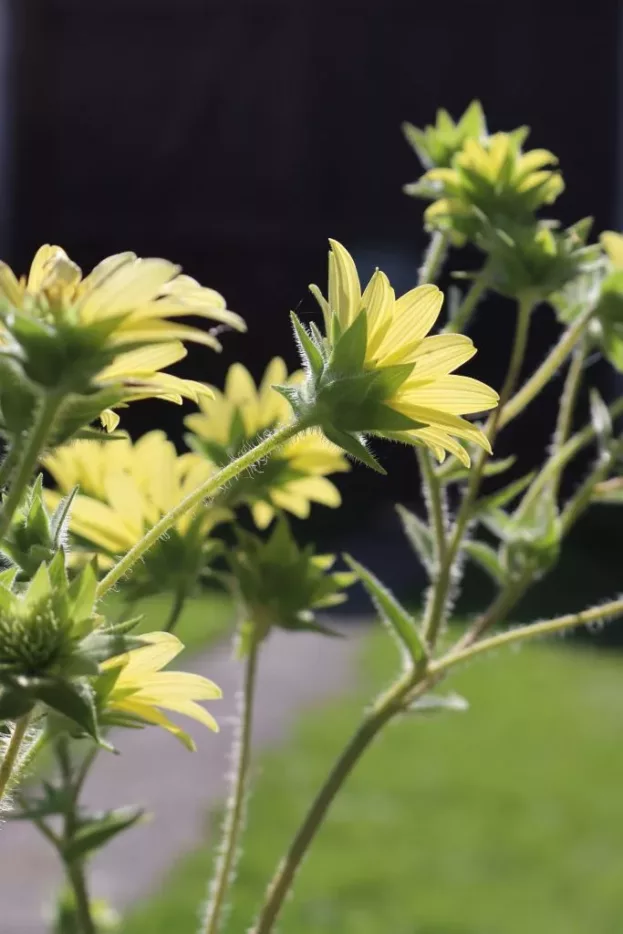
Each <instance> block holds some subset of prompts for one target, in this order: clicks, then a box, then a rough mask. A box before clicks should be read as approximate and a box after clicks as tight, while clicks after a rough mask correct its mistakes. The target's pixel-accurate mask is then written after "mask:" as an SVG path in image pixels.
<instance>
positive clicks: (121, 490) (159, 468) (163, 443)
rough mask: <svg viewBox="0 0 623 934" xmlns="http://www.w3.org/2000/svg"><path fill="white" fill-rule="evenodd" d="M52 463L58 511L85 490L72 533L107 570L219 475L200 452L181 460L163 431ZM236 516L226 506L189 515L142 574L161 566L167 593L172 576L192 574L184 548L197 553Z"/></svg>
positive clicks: (59, 456)
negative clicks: (75, 491) (69, 496)
mask: <svg viewBox="0 0 623 934" xmlns="http://www.w3.org/2000/svg"><path fill="white" fill-rule="evenodd" d="M44 466H45V467H46V469H47V470H48V471H49V472H50V473H51V474H52V477H53V478H54V480H55V481H56V484H57V487H58V490H46V502H47V504H48V506H50V507H54V506H56V504H57V503H58V502H59V501H60V499H61V498H62V496H64V495H66V494H67V493H69V492H70V491H71V490H73V489H74V487H76V486H78V487H79V488H80V492H79V493H78V494H77V496H76V497H75V498H74V500H73V504H72V510H71V518H70V529H71V531H72V532H73V534H74V535H75V536H76V537H77V538H78V539H79V540H80V541H81V542H83V543H85V544H86V545H87V546H89V547H90V548H93V549H95V550H96V551H97V552H98V554H99V555H100V565H101V566H102V567H109V566H111V564H112V563H113V560H114V557H115V556H117V555H119V554H124V553H125V552H126V551H128V550H129V549H130V548H131V547H132V546H133V545H135V544H136V542H137V541H139V539H141V538H142V537H143V535H144V534H145V532H146V531H147V530H148V529H149V528H151V527H152V526H153V525H155V523H156V522H157V521H158V520H159V519H160V518H161V517H162V516H163V515H164V514H165V513H167V512H168V511H169V510H170V509H171V508H172V507H173V506H175V505H176V504H177V503H178V502H180V500H182V499H183V498H184V497H185V496H186V495H187V494H188V493H190V492H191V491H192V490H194V489H195V488H196V487H198V486H199V485H200V484H201V483H202V482H203V481H204V480H206V479H207V478H208V476H209V475H210V473H211V472H212V467H211V466H210V465H209V464H208V463H207V462H206V461H205V460H203V459H202V458H201V457H199V456H198V455H196V454H192V453H187V454H182V455H180V456H178V455H177V453H176V451H175V448H174V446H173V444H172V443H171V442H170V441H168V440H167V438H166V436H165V434H164V433H163V432H161V431H151V432H149V433H148V434H145V435H143V437H142V438H140V439H139V440H138V441H137V442H136V443H135V444H133V443H132V442H131V441H130V440H129V439H126V438H120V439H118V440H114V441H95V440H93V441H92V440H80V441H75V442H73V443H71V444H68V445H65V446H63V447H61V448H58V449H57V450H56V451H55V452H54V453H52V454H50V455H48V457H47V458H46V459H45V461H44ZM228 515H229V514H228V513H227V511H226V510H224V509H206V508H203V507H201V508H200V509H199V510H194V511H193V510H191V511H189V512H187V513H185V514H184V515H183V516H181V517H180V518H179V519H178V521H177V523H176V525H175V526H174V528H173V529H172V530H171V533H170V534H169V536H168V537H167V538H166V539H164V540H163V541H162V542H161V543H160V545H159V546H158V547H157V548H156V549H155V550H154V551H153V552H152V553H150V555H149V556H148V557H147V559H146V563H145V564H144V565H143V567H142V568H139V569H138V571H137V575H138V577H139V578H140V576H141V574H142V573H143V574H144V573H147V572H148V571H149V570H150V566H151V565H150V562H157V570H158V574H157V580H156V581H155V582H154V583H158V582H159V583H160V585H161V588H162V589H166V588H167V586H168V582H169V580H170V577H171V575H177V574H179V573H189V572H190V570H191V568H190V567H188V566H187V565H188V564H189V563H190V561H191V555H190V554H188V551H187V549H184V548H182V545H183V543H184V542H186V543H187V545H188V547H189V548H190V549H191V550H192V551H193V552H195V551H196V550H197V549H198V548H200V546H201V544H202V543H203V541H204V540H205V538H206V537H207V535H208V534H209V532H210V530H211V529H212V528H213V527H214V526H215V525H216V524H217V523H218V522H221V521H222V520H223V519H224V518H227V517H228ZM199 557H200V555H197V558H199ZM134 576H135V575H133V578H134Z"/></svg>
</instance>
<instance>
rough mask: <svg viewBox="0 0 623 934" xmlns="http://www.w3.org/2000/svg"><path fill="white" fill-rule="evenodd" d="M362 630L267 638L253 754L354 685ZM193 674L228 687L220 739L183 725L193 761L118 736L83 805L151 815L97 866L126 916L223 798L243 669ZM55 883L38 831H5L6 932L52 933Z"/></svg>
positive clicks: (53, 865) (180, 751) (200, 665)
mask: <svg viewBox="0 0 623 934" xmlns="http://www.w3.org/2000/svg"><path fill="white" fill-rule="evenodd" d="M362 631H363V627H361V626H360V625H357V624H354V623H349V624H348V626H347V632H348V637H347V638H344V639H330V638H323V637H321V636H317V635H307V634H303V633H296V634H289V633H284V632H275V633H274V634H273V635H272V636H271V637H270V639H269V641H268V642H267V644H266V646H265V649H264V651H263V654H262V658H261V662H260V685H259V691H258V701H257V713H256V718H255V739H254V742H255V746H256V747H265V746H267V745H270V744H274V743H277V742H281V741H283V740H284V739H285V738H287V735H288V732H289V730H290V729H291V727H292V726H293V723H294V722H295V720H296V718H297V716H298V714H299V713H300V712H301V711H302V710H304V709H306V708H308V707H310V706H312V705H313V704H315V703H319V702H322V701H324V700H326V699H328V698H330V697H332V696H335V695H337V694H339V693H340V692H342V691H344V690H346V689H347V688H348V687H349V686H350V685H352V683H353V680H354V678H355V677H356V656H357V649H358V645H359V638H358V637H359V635H360V633H361V632H362ZM173 667H175V666H173ZM188 667H189V670H193V671H197V672H200V673H201V674H205V675H206V676H208V677H210V678H212V679H213V680H214V681H216V682H217V684H219V685H220V686H221V688H222V689H223V695H224V699H223V700H221V701H217V702H213V703H212V704H211V706H210V709H211V711H212V712H213V713H214V715H215V716H216V717H217V719H218V721H219V724H220V726H221V732H220V733H219V734H218V736H215V735H214V734H212V733H210V732H209V731H208V730H206V729H205V727H202V726H201V725H199V724H194V723H192V724H190V725H189V724H188V722H186V723H185V726H187V725H188V728H189V731H190V732H191V733H192V735H193V736H194V738H195V739H196V741H197V745H198V752H196V753H194V754H192V753H188V752H186V751H185V750H184V748H183V747H182V746H181V745H180V744H178V742H177V741H176V740H175V739H174V738H173V737H172V736H170V735H169V734H167V733H165V732H164V731H163V730H159V729H157V728H147V729H145V730H141V731H136V732H134V731H132V734H131V735H129V732H119V733H117V734H116V735H115V737H114V742H115V745H116V746H117V747H118V748H119V749H120V751H121V753H122V755H120V756H113V755H108V754H106V753H102V754H100V756H99V758H98V763H97V766H96V768H95V769H94V770H93V773H92V775H91V778H90V780H89V782H88V784H87V787H86V789H85V793H84V794H85V800H86V801H87V802H88V804H89V805H90V806H92V807H95V808H96V809H105V808H112V807H118V806H120V805H130V804H140V805H143V806H145V807H146V809H147V810H148V811H149V812H151V813H152V814H153V815H154V817H153V819H152V820H151V821H150V822H148V823H145V824H142V825H140V826H138V827H135V828H133V829H132V830H130V831H128V832H127V833H126V834H122V835H121V836H120V837H119V838H118V839H117V840H115V841H113V842H112V843H111V844H109V845H108V846H107V847H106V849H105V850H104V851H103V852H102V853H101V854H100V856H98V857H97V858H96V859H95V860H94V862H93V864H92V865H91V884H92V889H93V893H94V895H95V896H98V895H99V896H102V897H104V898H106V899H108V900H109V901H110V902H111V903H112V904H114V905H115V906H116V907H117V908H119V909H123V908H125V907H126V906H128V905H130V904H131V903H133V902H135V901H137V900H138V899H140V898H143V897H144V896H146V895H148V894H149V893H150V892H152V891H154V890H155V889H156V888H157V887H158V885H159V884H160V883H161V882H162V881H163V879H164V878H165V877H166V873H167V870H168V869H169V867H170V866H171V865H172V864H173V863H174V862H175V860H176V859H177V858H178V857H180V856H181V855H182V854H184V853H185V852H187V851H189V850H191V849H193V848H195V847H196V846H198V845H200V844H201V843H202V842H204V841H205V826H206V821H205V816H206V812H207V811H208V810H209V809H210V808H211V807H213V806H214V805H216V804H218V803H219V802H220V801H222V800H223V797H224V795H225V794H226V790H227V784H226V774H227V771H228V768H229V760H228V751H229V747H230V741H231V731H232V724H233V717H234V712H235V707H236V700H235V698H236V692H237V690H238V687H239V672H240V669H239V666H238V665H237V664H236V663H235V662H233V661H232V659H231V651H230V650H229V648H228V647H227V646H221V647H219V648H216V649H214V650H213V651H210V652H208V653H206V654H205V655H202V656H200V657H199V658H198V659H196V660H195V662H194V664H193V665H190V666H188ZM58 884H59V871H58V865H57V862H56V856H55V854H54V852H53V850H52V849H51V848H50V847H49V846H48V844H47V843H46V842H45V841H44V840H43V839H42V838H41V837H40V836H39V834H38V833H37V831H36V830H34V829H33V828H32V827H30V826H29V825H28V824H26V823H21V822H19V823H15V824H12V823H8V824H4V825H0V934H48V931H49V927H48V926H47V925H45V924H44V922H43V921H42V920H41V918H42V909H43V908H44V906H45V905H46V903H47V904H48V905H49V904H50V900H51V898H52V896H53V893H54V891H55V890H56V888H57V886H58Z"/></svg>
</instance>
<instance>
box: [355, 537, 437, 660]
mask: <svg viewBox="0 0 623 934" xmlns="http://www.w3.org/2000/svg"><path fill="white" fill-rule="evenodd" d="M344 560H345V561H346V562H347V564H348V565H349V566H350V567H351V568H352V569H353V571H355V573H356V574H357V576H358V577H359V579H360V581H361V583H362V584H363V586H364V587H365V589H366V590H367V591H368V594H369V595H370V598H371V599H372V602H373V603H374V605H375V606H376V608H377V610H378V611H379V613H380V615H381V617H382V619H383V620H384V622H385V623H386V624H387V626H388V627H389V628H390V629H391V630H392V631H393V632H394V634H395V635H396V636H397V638H398V640H399V641H400V642H401V643H402V645H403V646H404V648H405V649H406V651H407V653H408V654H409V657H410V658H411V660H412V661H413V662H414V664H417V663H418V662H421V661H422V660H424V659H425V658H427V657H428V651H427V649H426V646H425V644H424V641H423V639H422V638H421V637H420V634H419V632H418V628H417V626H416V624H415V620H414V619H413V617H412V616H411V614H410V613H407V611H406V610H405V608H404V607H403V606H402V605H401V604H400V603H399V601H398V600H397V599H396V597H395V596H394V595H393V594H392V593H391V591H390V590H388V589H387V587H384V586H383V584H381V582H380V581H379V579H378V578H377V577H376V576H375V575H374V574H373V573H372V572H371V571H369V570H368V569H367V568H365V567H364V566H363V565H362V564H359V562H358V561H355V559H354V558H352V557H351V556H350V555H344Z"/></svg>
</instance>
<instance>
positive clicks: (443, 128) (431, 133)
mask: <svg viewBox="0 0 623 934" xmlns="http://www.w3.org/2000/svg"><path fill="white" fill-rule="evenodd" d="M402 132H403V133H404V135H405V139H406V140H407V142H408V143H409V145H410V146H411V147H412V149H413V150H414V151H415V153H416V155H417V157H418V158H419V160H420V162H421V163H422V165H423V166H424V168H426V169H432V168H448V167H449V166H450V165H451V164H452V160H453V158H454V156H455V155H456V154H457V153H458V152H460V151H461V149H462V148H463V146H464V145H465V141H466V140H468V139H477V140H480V139H484V138H485V137H486V135H487V124H486V121H485V115H484V113H483V110H482V105H481V103H480V101H472V102H471V104H470V105H469V107H468V108H467V110H466V111H465V113H464V114H463V116H462V117H461V118H460V119H459V120H458V121H457V122H456V123H455V122H454V120H453V119H452V117H451V116H450V114H449V113H448V111H447V110H444V109H443V108H442V109H440V110H438V111H437V119H436V122H435V124H434V125H433V126H427V127H425V128H424V129H423V130H419V129H418V128H417V127H415V126H413V124H412V123H403V125H402Z"/></svg>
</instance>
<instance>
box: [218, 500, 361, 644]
mask: <svg viewBox="0 0 623 934" xmlns="http://www.w3.org/2000/svg"><path fill="white" fill-rule="evenodd" d="M237 535H238V544H237V547H235V548H234V549H232V550H231V551H230V552H228V555H227V559H228V562H229V566H230V568H231V571H232V573H233V575H234V578H235V580H236V583H237V586H238V590H239V593H240V597H241V599H242V603H243V606H244V608H245V618H244V620H243V624H242V627H241V649H242V651H243V652H244V651H246V649H247V647H248V643H249V639H251V638H259V639H263V638H264V637H265V636H266V635H267V634H268V632H269V630H270V629H271V628H272V627H273V626H277V627H278V628H280V629H289V630H310V631H315V632H325V633H326V632H328V630H326V629H325V628H324V627H323V626H321V625H319V624H318V623H316V622H315V618H314V610H317V609H322V608H327V607H331V606H336V605H338V604H340V603H343V602H344V600H346V595H345V594H344V593H343V592H342V591H343V590H344V588H345V587H349V586H350V585H351V584H352V583H354V581H355V580H356V575H355V574H352V573H350V572H349V571H343V572H339V571H337V572H335V571H334V572H331V568H332V567H333V564H334V562H335V556H334V555H317V554H315V553H314V550H313V546H311V545H308V546H306V547H305V548H300V547H299V545H298V544H297V542H296V540H295V538H294V536H293V535H292V532H291V530H290V527H289V525H288V523H287V521H286V519H285V518H283V517H280V518H279V520H278V521H277V522H276V523H275V525H274V528H273V531H272V532H271V534H270V536H269V537H268V539H266V540H262V539H260V538H258V537H257V536H256V535H253V534H251V533H249V532H246V531H244V530H242V529H238V530H237Z"/></svg>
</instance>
